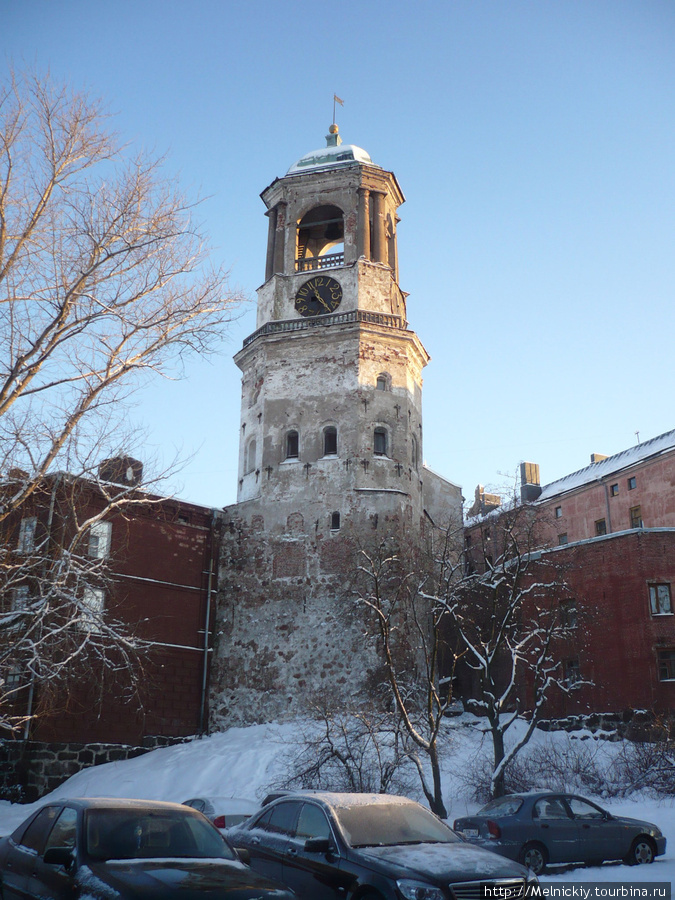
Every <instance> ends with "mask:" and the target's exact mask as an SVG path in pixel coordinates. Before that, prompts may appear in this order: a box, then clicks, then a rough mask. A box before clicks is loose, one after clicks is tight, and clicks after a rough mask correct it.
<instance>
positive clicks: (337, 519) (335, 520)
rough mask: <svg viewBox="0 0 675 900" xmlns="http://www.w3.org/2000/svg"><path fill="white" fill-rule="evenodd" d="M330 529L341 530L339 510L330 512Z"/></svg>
mask: <svg viewBox="0 0 675 900" xmlns="http://www.w3.org/2000/svg"><path fill="white" fill-rule="evenodd" d="M336 523H337V524H336ZM330 530H331V531H339V530H340V513H339V512H338V511H337V510H335V511H334V512H332V513H331V514H330Z"/></svg>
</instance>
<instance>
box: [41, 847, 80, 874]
mask: <svg viewBox="0 0 675 900" xmlns="http://www.w3.org/2000/svg"><path fill="white" fill-rule="evenodd" d="M43 859H44V862H45V865H47V866H63V868H64V869H70V868H72V865H73V863H74V862H75V860H74V859H73V851H72V850H69V849H68V847H50V848H49V850H47V851H46V853H45V855H44V857H43Z"/></svg>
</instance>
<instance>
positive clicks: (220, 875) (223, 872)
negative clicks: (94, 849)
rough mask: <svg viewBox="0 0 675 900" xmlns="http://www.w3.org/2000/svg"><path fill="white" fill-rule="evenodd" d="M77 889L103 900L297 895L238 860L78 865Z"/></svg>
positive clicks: (262, 899) (265, 899)
mask: <svg viewBox="0 0 675 900" xmlns="http://www.w3.org/2000/svg"><path fill="white" fill-rule="evenodd" d="M77 881H78V883H79V885H80V886H81V887H82V888H84V889H85V890H86V891H87V892H88V893H91V894H92V895H93V896H94V897H100V898H102V900H119V898H120V897H125V896H133V897H134V898H138V900H155V898H156V900H160V898H161V900H168V898H169V897H173V896H174V895H176V896H179V897H180V898H181V900H193V898H194V900H198V898H200V897H211V898H213V900H216V898H217V900H220V898H223V900H272V898H274V900H291V898H292V897H294V896H295V895H294V894H293V893H291V892H290V891H288V890H287V889H284V888H282V887H281V886H280V885H278V884H275V883H274V882H273V881H269V880H268V879H267V878H263V877H262V876H261V875H257V874H256V873H255V872H253V871H252V870H251V869H249V868H248V866H245V865H244V864H243V863H241V862H238V861H236V860H232V861H230V860H224V859H208V860H206V859H182V858H181V859H139V860H110V861H108V862H105V863H92V864H91V866H82V868H81V869H80V870H79V871H78V873H77Z"/></svg>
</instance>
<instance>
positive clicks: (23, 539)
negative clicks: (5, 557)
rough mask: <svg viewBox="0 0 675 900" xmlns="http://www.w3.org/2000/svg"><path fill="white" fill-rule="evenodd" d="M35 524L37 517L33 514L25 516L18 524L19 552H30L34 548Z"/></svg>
mask: <svg viewBox="0 0 675 900" xmlns="http://www.w3.org/2000/svg"><path fill="white" fill-rule="evenodd" d="M36 526H37V518H36V517H35V516H27V517H25V518H23V519H22V520H21V525H20V526H19V543H18V545H17V549H18V551H19V553H31V552H32V551H33V550H35V528H36Z"/></svg>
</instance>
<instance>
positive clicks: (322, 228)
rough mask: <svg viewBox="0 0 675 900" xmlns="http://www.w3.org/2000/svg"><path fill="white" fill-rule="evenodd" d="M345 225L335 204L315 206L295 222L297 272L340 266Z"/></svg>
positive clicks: (342, 256) (343, 252) (342, 257)
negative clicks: (296, 232)
mask: <svg viewBox="0 0 675 900" xmlns="http://www.w3.org/2000/svg"><path fill="white" fill-rule="evenodd" d="M344 242H345V226H344V217H343V215H342V210H341V209H340V208H339V207H338V206H315V207H314V209H310V211H309V212H308V213H306V214H305V215H304V216H303V217H302V219H300V221H299V222H298V243H297V253H296V268H297V270H298V272H306V271H309V270H311V269H325V268H328V267H329V266H341V265H342V264H343V263H344V254H345V243H344Z"/></svg>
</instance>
